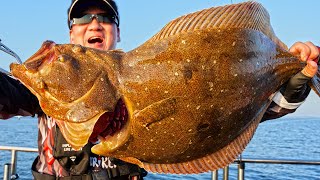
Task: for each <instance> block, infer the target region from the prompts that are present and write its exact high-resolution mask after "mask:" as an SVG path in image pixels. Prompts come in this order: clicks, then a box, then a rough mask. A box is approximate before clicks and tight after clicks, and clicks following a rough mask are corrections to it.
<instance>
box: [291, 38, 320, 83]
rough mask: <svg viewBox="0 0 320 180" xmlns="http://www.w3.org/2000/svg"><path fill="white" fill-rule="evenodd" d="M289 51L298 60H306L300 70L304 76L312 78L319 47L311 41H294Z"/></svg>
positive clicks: (315, 69) (314, 72)
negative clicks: (304, 65)
mask: <svg viewBox="0 0 320 180" xmlns="http://www.w3.org/2000/svg"><path fill="white" fill-rule="evenodd" d="M289 52H290V53H291V54H293V55H295V56H297V57H299V59H300V60H302V61H306V62H307V65H306V67H305V68H304V69H303V70H302V71H301V72H302V73H303V74H304V75H305V76H307V77H309V78H312V77H313V76H314V75H315V74H316V73H317V70H318V65H317V61H318V56H319V49H318V47H317V46H315V45H314V44H313V43H311V42H306V43H302V42H296V43H294V44H293V45H292V46H291V48H290V49H289Z"/></svg>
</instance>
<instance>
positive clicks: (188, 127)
mask: <svg viewBox="0 0 320 180" xmlns="http://www.w3.org/2000/svg"><path fill="white" fill-rule="evenodd" d="M43 49H45V51H43ZM302 67H303V64H300V63H299V61H298V60H297V59H296V58H295V57H293V56H291V55H290V54H289V53H288V52H287V47H286V46H285V45H284V44H283V43H282V42H281V41H280V40H279V39H278V38H277V37H276V36H275V34H274V32H273V30H272V28H271V26H270V21H269V14H268V13H267V11H266V10H265V9H264V8H263V7H262V6H261V5H260V4H259V3H257V2H245V3H241V4H234V5H228V6H222V7H214V8H210V9H205V10H202V11H199V12H195V13H191V14H188V15H185V16H182V17H180V18H177V19H175V20H173V21H171V22H170V23H168V24H167V25H166V27H164V28H163V29H162V30H161V31H160V32H159V33H157V34H156V35H155V36H153V37H152V38H151V39H150V40H148V41H147V42H145V43H144V44H142V45H141V46H139V47H138V48H136V49H134V50H132V51H129V52H127V53H124V52H122V51H118V50H116V51H107V52H103V51H99V50H94V49H90V48H84V47H81V46H77V45H52V43H48V44H44V48H42V50H40V51H39V52H38V53H36V55H35V56H34V57H32V58H30V59H29V60H28V61H27V62H26V63H25V65H24V66H21V65H12V66H11V71H12V74H13V75H14V76H16V77H17V78H18V79H20V80H21V82H22V83H24V84H25V85H26V86H27V87H28V88H29V89H30V90H31V91H32V92H33V93H34V94H35V95H36V96H37V97H38V99H39V101H40V104H41V106H42V108H43V110H44V112H45V113H47V114H48V115H49V116H52V117H54V118H56V119H61V120H63V123H60V124H59V126H60V128H61V129H63V130H65V133H64V136H65V137H66V139H67V140H68V142H69V143H70V144H73V146H76V147H81V145H84V144H85V143H86V141H87V139H88V138H89V136H90V134H91V132H92V130H93V126H94V124H95V122H96V121H97V118H98V117H99V116H100V115H101V114H103V113H104V112H108V111H112V110H113V108H114V106H115V104H116V102H117V101H118V99H119V98H122V99H123V100H124V102H125V104H126V107H127V110H128V113H129V119H128V122H127V123H126V125H125V126H124V127H123V129H121V130H120V131H119V132H117V133H116V134H115V135H114V136H113V137H107V138H105V139H101V143H100V144H98V145H96V146H94V147H93V148H92V151H93V152H94V153H96V154H101V155H105V156H112V157H116V158H120V159H122V160H125V161H128V162H131V163H134V164H138V165H139V166H141V167H144V168H145V169H147V170H148V171H152V172H160V173H201V172H206V171H209V170H216V169H219V168H222V167H224V166H226V165H228V164H229V163H231V162H232V161H233V160H234V159H235V158H236V157H237V156H238V155H239V154H240V153H241V152H242V151H243V150H244V148H245V147H246V145H247V144H248V143H249V141H250V139H251V138H252V136H253V134H254V131H255V129H256V127H257V126H258V124H259V122H260V120H261V118H262V116H263V114H264V112H265V111H266V109H267V107H268V106H269V104H270V99H269V97H270V95H272V94H273V93H274V92H276V91H277V90H278V89H279V87H280V86H281V85H282V84H283V83H284V82H286V81H287V80H288V79H289V78H290V77H291V76H292V75H294V74H296V73H297V72H298V71H300V70H301V69H302ZM318 86H319V85H318ZM319 89H320V88H318V92H319ZM70 127H72V131H71V130H69V129H70ZM79 134H81V135H82V136H78V135H79Z"/></svg>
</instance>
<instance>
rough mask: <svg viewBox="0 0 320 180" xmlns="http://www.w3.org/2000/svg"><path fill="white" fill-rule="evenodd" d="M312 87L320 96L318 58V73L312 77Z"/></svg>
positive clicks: (319, 63)
mask: <svg viewBox="0 0 320 180" xmlns="http://www.w3.org/2000/svg"><path fill="white" fill-rule="evenodd" d="M310 87H311V88H312V89H313V90H314V91H315V93H316V94H317V95H318V96H319V97H320V61H319V60H318V70H317V73H316V75H315V76H314V77H313V78H312V79H311V84H310Z"/></svg>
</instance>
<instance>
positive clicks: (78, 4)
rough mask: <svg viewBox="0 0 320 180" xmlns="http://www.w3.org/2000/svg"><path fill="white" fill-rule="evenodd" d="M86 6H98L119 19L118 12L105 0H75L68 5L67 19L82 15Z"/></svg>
mask: <svg viewBox="0 0 320 180" xmlns="http://www.w3.org/2000/svg"><path fill="white" fill-rule="evenodd" d="M88 7H98V8H100V9H102V10H105V11H106V12H107V13H110V15H115V16H116V18H117V20H118V21H119V17H118V13H117V12H116V10H115V9H114V8H113V7H112V6H111V4H110V3H108V2H107V1H105V0H101V1H92V0H91V1H90V0H76V1H74V2H73V4H72V5H71V6H70V10H69V14H68V21H69V22H70V20H71V19H72V18H79V17H81V16H82V15H83V13H84V12H85V11H86V10H87V9H88Z"/></svg>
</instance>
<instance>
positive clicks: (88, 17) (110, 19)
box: [70, 14, 119, 27]
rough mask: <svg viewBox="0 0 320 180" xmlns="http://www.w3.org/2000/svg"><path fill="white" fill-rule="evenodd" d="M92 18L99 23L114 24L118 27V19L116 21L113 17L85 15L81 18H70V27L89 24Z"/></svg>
mask: <svg viewBox="0 0 320 180" xmlns="http://www.w3.org/2000/svg"><path fill="white" fill-rule="evenodd" d="M93 18H96V20H97V21H98V22H99V23H102V22H104V23H115V24H116V25H117V26H118V27H119V23H118V19H116V17H115V16H112V15H106V14H86V15H84V16H82V17H81V18H72V20H71V21H70V27H72V25H74V24H89V23H91V21H92V20H93Z"/></svg>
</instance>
